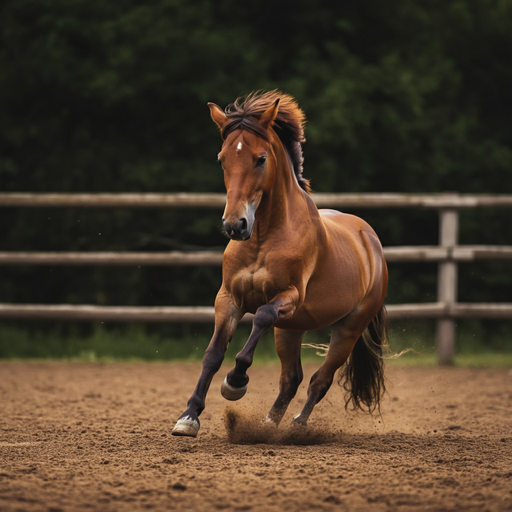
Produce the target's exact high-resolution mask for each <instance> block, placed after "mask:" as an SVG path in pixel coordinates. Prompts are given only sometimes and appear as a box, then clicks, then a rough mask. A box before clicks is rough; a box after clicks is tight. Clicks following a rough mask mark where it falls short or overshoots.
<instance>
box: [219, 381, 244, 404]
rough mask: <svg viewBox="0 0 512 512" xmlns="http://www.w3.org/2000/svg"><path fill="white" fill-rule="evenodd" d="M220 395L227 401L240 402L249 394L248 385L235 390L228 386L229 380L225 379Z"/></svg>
mask: <svg viewBox="0 0 512 512" xmlns="http://www.w3.org/2000/svg"><path fill="white" fill-rule="evenodd" d="M220 393H221V395H222V396H223V397H224V398H225V399H226V400H231V401H233V402H234V401H235V400H240V398H242V397H243V396H244V395H245V393H247V384H246V385H245V386H244V387H242V388H234V387H233V386H230V385H229V384H228V378H227V377H226V378H225V379H224V382H223V383H222V385H221V387H220Z"/></svg>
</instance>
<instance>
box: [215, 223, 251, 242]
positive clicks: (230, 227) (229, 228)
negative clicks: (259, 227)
mask: <svg viewBox="0 0 512 512" xmlns="http://www.w3.org/2000/svg"><path fill="white" fill-rule="evenodd" d="M222 224H223V226H224V231H225V232H226V234H227V235H228V236H229V238H231V240H238V241H243V240H248V239H249V238H251V233H252V226H249V223H248V222H247V219H246V218H241V219H239V220H238V221H236V222H227V221H223V222H222Z"/></svg>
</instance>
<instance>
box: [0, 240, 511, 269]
mask: <svg viewBox="0 0 512 512" xmlns="http://www.w3.org/2000/svg"><path fill="white" fill-rule="evenodd" d="M222 254H223V251H193V252H184V251H170V252H14V251H10V252H0V265H105V266H106V265H112V266H130V265H144V266H152V265H154V266H193V265H205V266H217V265H221V264H222ZM384 254H385V256H386V261H387V262H388V263H397V262H413V261H431V262H440V261H457V262H464V261H475V260H489V259H492V260H510V259H512V246H499V245H497V246H495V245H459V246H457V247H453V248H451V247H439V246H412V247H385V248H384Z"/></svg>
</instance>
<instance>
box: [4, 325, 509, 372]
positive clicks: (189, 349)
mask: <svg viewBox="0 0 512 512" xmlns="http://www.w3.org/2000/svg"><path fill="white" fill-rule="evenodd" d="M203 327H205V326H203ZM212 332H213V327H212V328H211V330H210V329H208V328H203V329H202V330H200V329H192V328H191V329H189V330H188V331H187V334H186V335H183V336H169V335H165V330H162V331H161V332H160V331H158V330H152V329H147V328H146V326H144V325H142V324H133V325H115V326H112V325H110V326H108V325H104V324H101V323H98V324H95V325H94V327H93V328H92V329H91V330H90V331H89V332H88V333H87V334H84V333H83V332H81V331H79V330H78V329H77V330H75V331H74V330H73V329H72V328H70V327H69V324H68V326H67V327H66V328H65V330H64V329H59V328H58V327H56V328H55V329H54V330H48V329H47V330H45V331H42V330H31V328H30V324H29V325H28V326H27V327H23V326H20V325H16V326H13V325H8V324H7V325H0V359H36V360H41V359H52V360H54V359H57V360H59V359H60V360H72V361H85V362H96V361H141V360H142V361H201V359H202V357H203V354H204V351H205V349H206V348H207V346H208V343H209V342H210V336H211V333H212ZM249 333H250V326H248V325H240V326H239V327H238V329H237V332H236V333H235V336H234V338H233V340H232V342H231V344H230V346H229V348H228V350H227V352H226V361H228V362H234V359H235V356H236V354H237V353H238V352H239V351H240V350H241V349H242V347H243V346H244V344H245V342H246V341H247V338H248V336H249ZM498 334H500V333H498ZM509 334H510V333H509V332H508V331H504V332H502V333H501V336H499V335H497V334H496V333H495V334H494V338H493V339H492V340H491V341H492V343H490V342H487V343H486V342H485V341H484V340H486V341H487V340H488V339H489V338H488V337H486V331H485V329H484V328H482V326H481V325H480V324H478V323H475V322H473V323H472V322H467V323H465V324H463V325H461V326H460V327H459V329H458V338H457V351H456V358H455V364H456V365H459V366H468V367H482V368H512V343H511V339H512V336H509ZM329 338H330V332H329V330H328V329H321V330H318V331H314V332H310V333H308V334H307V335H306V337H305V342H306V343H311V344H315V343H316V344H324V345H325V344H328V343H329ZM403 350H409V351H408V352H407V353H405V354H404V355H402V356H400V357H399V358H398V359H389V360H388V363H389V364H390V365H393V366H394V365H398V366H427V367H428V366H435V365H436V364H437V358H436V351H435V322H434V321H414V320H410V321H406V322H405V321H401V322H394V323H392V324H391V328H390V354H398V353H400V352H401V351H403ZM302 360H303V362H306V363H308V362H312V363H318V364H321V363H322V361H323V357H322V356H318V355H317V350H315V349H314V348H303V350H302ZM254 363H255V364H270V363H273V364H276V363H279V359H278V357H277V355H276V352H275V348H274V340H273V334H272V332H269V333H266V334H265V335H264V336H263V337H262V339H261V340H260V342H259V344H258V348H257V350H256V353H255V360H254Z"/></svg>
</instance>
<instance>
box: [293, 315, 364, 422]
mask: <svg viewBox="0 0 512 512" xmlns="http://www.w3.org/2000/svg"><path fill="white" fill-rule="evenodd" d="M363 330H364V328H362V327H361V328H360V329H356V330H353V329H348V328H347V326H346V325H344V323H341V322H340V323H338V324H334V325H333V326H332V331H331V343H330V344H329V350H328V352H327V356H326V357H325V361H324V363H323V364H322V366H321V367H320V368H319V369H318V371H317V372H316V373H315V374H314V375H313V376H312V377H311V381H310V383H309V388H308V397H307V399H306V403H305V405H304V408H303V409H302V411H301V413H300V414H299V415H298V416H296V417H295V419H294V420H293V422H292V424H293V425H306V423H307V421H308V418H309V416H310V415H311V413H312V411H313V408H314V407H315V405H316V404H317V403H318V402H320V400H322V398H323V397H324V396H325V394H326V393H327V391H328V390H329V388H330V387H331V384H332V381H333V379H334V374H335V373H336V370H338V369H339V368H341V366H343V364H344V363H345V361H346V360H347V359H348V356H349V355H350V353H351V352H352V349H353V348H354V345H355V344H356V341H357V340H358V338H359V336H360V335H361V333H362V331H363Z"/></svg>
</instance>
